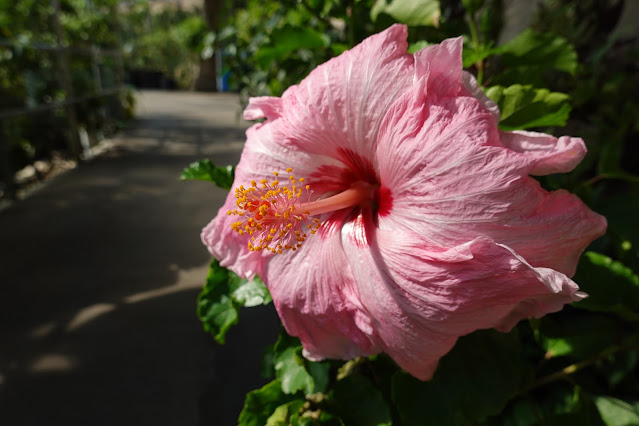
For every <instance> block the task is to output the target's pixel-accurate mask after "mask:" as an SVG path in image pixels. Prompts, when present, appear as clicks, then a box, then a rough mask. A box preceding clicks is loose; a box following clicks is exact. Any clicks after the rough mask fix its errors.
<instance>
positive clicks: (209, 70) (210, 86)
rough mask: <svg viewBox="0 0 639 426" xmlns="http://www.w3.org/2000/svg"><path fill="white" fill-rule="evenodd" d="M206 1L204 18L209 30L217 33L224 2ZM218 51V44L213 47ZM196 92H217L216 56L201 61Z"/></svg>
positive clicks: (219, 0)
mask: <svg viewBox="0 0 639 426" xmlns="http://www.w3.org/2000/svg"><path fill="white" fill-rule="evenodd" d="M203 1H204V17H205V19H206V23H207V24H208V26H209V29H210V30H211V31H213V32H217V27H218V25H219V22H220V18H221V17H220V15H221V13H222V5H223V4H224V0H203ZM213 47H214V49H215V51H216V50H217V42H216V43H215V45H214V46H213ZM195 90H199V91H206V92H214V91H216V90H217V66H216V63H215V54H213V55H211V57H210V58H208V59H200V72H199V75H198V77H197V80H196V81H195Z"/></svg>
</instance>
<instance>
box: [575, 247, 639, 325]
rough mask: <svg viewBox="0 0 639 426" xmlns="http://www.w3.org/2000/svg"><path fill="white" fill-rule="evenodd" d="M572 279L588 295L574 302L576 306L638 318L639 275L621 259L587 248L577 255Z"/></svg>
mask: <svg viewBox="0 0 639 426" xmlns="http://www.w3.org/2000/svg"><path fill="white" fill-rule="evenodd" d="M575 280H577V282H578V283H579V284H580V285H581V288H582V289H583V290H584V291H585V292H586V293H588V295H589V297H588V298H587V299H585V300H583V301H581V302H578V303H576V304H575V306H576V307H577V308H580V309H588V310H592V311H598V312H609V313H614V314H616V315H619V316H620V317H622V318H624V319H626V320H628V321H634V322H638V321H639V276H637V275H636V274H635V273H634V272H633V271H632V270H631V269H630V268H628V267H626V266H625V265H623V264H622V263H621V262H618V261H614V260H612V259H611V258H610V257H608V256H605V255H603V254H600V253H595V252H592V251H589V252H587V253H585V254H584V256H583V257H582V258H581V262H580V263H579V268H578V272H577V276H576V277H575Z"/></svg>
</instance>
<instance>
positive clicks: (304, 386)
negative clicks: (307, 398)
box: [273, 333, 315, 394]
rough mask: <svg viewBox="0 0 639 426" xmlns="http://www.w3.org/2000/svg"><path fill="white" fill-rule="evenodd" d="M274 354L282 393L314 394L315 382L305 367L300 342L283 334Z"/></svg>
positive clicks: (274, 349) (276, 344) (274, 363)
mask: <svg viewBox="0 0 639 426" xmlns="http://www.w3.org/2000/svg"><path fill="white" fill-rule="evenodd" d="M273 353H274V356H273V365H274V368H275V374H276V375H277V378H278V379H279V380H280V382H281V383H282V391H283V392H284V393H286V394H294V393H296V392H297V391H302V392H303V393H304V394H311V393H313V391H314V388H315V381H314V380H313V377H312V376H311V374H310V373H309V372H308V371H307V370H306V366H305V365H304V358H302V356H301V353H302V345H301V344H300V341H299V340H298V339H295V338H292V337H290V336H289V335H288V334H286V333H282V334H280V337H279V339H278V340H277V343H275V346H274V348H273Z"/></svg>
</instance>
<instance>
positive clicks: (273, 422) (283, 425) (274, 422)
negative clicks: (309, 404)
mask: <svg viewBox="0 0 639 426" xmlns="http://www.w3.org/2000/svg"><path fill="white" fill-rule="evenodd" d="M305 402H306V400H304V399H296V400H294V401H291V402H288V403H286V404H284V405H280V406H279V407H277V408H276V409H275V411H274V412H273V414H272V415H271V416H270V417H269V418H268V420H266V426H288V425H289V424H290V417H291V415H293V414H296V413H297V412H298V411H299V410H300V408H302V406H303V405H304V403H305Z"/></svg>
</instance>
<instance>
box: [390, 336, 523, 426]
mask: <svg viewBox="0 0 639 426" xmlns="http://www.w3.org/2000/svg"><path fill="white" fill-rule="evenodd" d="M519 345H520V344H519V340H518V339H517V334H516V333H511V334H500V333H497V332H495V331H480V332H475V333H473V334H470V335H468V336H465V337H462V338H461V339H460V340H459V341H458V342H457V344H456V345H455V347H454V348H453V350H452V351H451V352H450V353H449V354H448V355H446V356H445V357H444V358H442V360H441V361H440V365H439V367H438V368H437V372H436V373H435V376H434V377H433V379H432V380H431V381H429V382H420V381H419V380H417V379H415V378H413V377H411V376H409V375H408V374H406V373H403V372H400V373H397V374H396V375H395V377H393V402H394V404H395V406H396V408H397V410H398V411H399V415H400V417H401V419H402V423H403V424H405V425H407V426H408V425H422V424H424V420H425V418H426V417H425V416H426V413H428V414H427V416H428V417H427V418H428V419H429V421H431V422H432V423H433V424H441V425H455V424H464V423H468V422H471V421H474V420H482V419H484V418H485V417H487V416H490V415H493V414H497V413H499V412H500V411H501V410H502V409H503V408H504V407H505V406H506V404H507V402H508V401H509V399H510V398H511V397H512V396H513V395H514V394H515V393H516V392H517V390H518V389H519V387H520V386H521V384H522V379H523V378H522V374H523V373H524V370H525V365H522V363H521V362H520V346H519Z"/></svg>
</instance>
